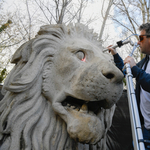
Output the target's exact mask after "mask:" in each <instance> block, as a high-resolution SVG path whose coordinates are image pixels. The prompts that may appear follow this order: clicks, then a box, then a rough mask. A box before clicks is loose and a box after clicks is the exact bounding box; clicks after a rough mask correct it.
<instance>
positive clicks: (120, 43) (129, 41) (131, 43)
mask: <svg viewBox="0 0 150 150" xmlns="http://www.w3.org/2000/svg"><path fill="white" fill-rule="evenodd" d="M128 43H130V45H131V46H134V43H133V42H132V41H131V40H127V41H124V42H123V41H118V42H117V44H116V45H114V46H112V48H114V49H115V48H117V47H121V46H123V45H125V44H128ZM108 50H109V49H104V50H103V52H105V51H108Z"/></svg>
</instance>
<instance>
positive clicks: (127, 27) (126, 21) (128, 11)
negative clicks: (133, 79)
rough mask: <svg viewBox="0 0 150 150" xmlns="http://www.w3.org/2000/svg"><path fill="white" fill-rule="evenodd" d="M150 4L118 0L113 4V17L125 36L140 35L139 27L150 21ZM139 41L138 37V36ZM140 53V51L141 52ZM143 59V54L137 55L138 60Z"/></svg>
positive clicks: (143, 1)
mask: <svg viewBox="0 0 150 150" xmlns="http://www.w3.org/2000/svg"><path fill="white" fill-rule="evenodd" d="M149 4H150V3H148V2H147V1H146V0H116V1H114V2H113V5H114V10H115V14H114V15H113V16H111V18H112V20H113V21H114V23H115V24H116V28H117V26H120V27H121V29H122V34H123V35H126V36H127V35H128V36H129V35H131V34H137V33H138V27H139V26H140V25H141V24H142V23H146V22H149V21H150V14H149V11H150V10H149ZM136 38H137V40H138V37H137V36H136ZM139 52H140V51H139ZM139 56H140V58H141V59H142V58H143V57H144V55H143V54H142V53H138V54H137V56H136V57H137V58H139Z"/></svg>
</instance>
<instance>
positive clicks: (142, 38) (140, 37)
mask: <svg viewBox="0 0 150 150" xmlns="http://www.w3.org/2000/svg"><path fill="white" fill-rule="evenodd" d="M144 36H147V37H150V35H139V41H140V42H142V41H143V40H144Z"/></svg>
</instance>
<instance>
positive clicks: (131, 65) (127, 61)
mask: <svg viewBox="0 0 150 150" xmlns="http://www.w3.org/2000/svg"><path fill="white" fill-rule="evenodd" d="M126 63H129V64H130V67H131V68H132V67H133V66H136V63H135V61H134V59H133V58H132V57H131V56H128V57H126V58H125V60H124V64H126Z"/></svg>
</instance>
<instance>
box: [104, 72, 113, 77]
mask: <svg viewBox="0 0 150 150" xmlns="http://www.w3.org/2000/svg"><path fill="white" fill-rule="evenodd" d="M103 75H104V76H105V77H106V78H107V79H112V78H114V76H115V75H114V74H113V73H110V72H108V73H103Z"/></svg>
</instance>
